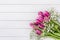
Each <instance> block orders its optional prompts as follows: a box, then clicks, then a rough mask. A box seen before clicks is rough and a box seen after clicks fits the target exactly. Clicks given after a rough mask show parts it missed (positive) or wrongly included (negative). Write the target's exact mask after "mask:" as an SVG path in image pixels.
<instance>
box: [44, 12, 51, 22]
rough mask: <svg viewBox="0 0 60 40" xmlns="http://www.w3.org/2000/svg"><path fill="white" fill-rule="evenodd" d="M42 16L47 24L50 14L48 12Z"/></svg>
mask: <svg viewBox="0 0 60 40" xmlns="http://www.w3.org/2000/svg"><path fill="white" fill-rule="evenodd" d="M43 15H44V21H45V22H48V21H49V19H50V13H49V12H48V11H45V12H44V14H43Z"/></svg>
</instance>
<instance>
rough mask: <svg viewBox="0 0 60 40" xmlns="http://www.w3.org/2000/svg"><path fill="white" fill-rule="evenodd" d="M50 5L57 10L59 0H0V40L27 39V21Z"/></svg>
mask: <svg viewBox="0 0 60 40" xmlns="http://www.w3.org/2000/svg"><path fill="white" fill-rule="evenodd" d="M51 7H54V8H55V9H56V10H58V12H59V11H60V0H0V40H29V34H30V31H31V27H30V26H29V23H30V22H31V21H33V20H34V19H35V18H36V16H37V12H38V11H40V10H46V9H49V8H51Z"/></svg>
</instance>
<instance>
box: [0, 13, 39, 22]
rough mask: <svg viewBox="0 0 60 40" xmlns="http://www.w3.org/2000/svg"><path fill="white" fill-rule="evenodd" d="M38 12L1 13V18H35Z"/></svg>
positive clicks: (17, 19)
mask: <svg viewBox="0 0 60 40" xmlns="http://www.w3.org/2000/svg"><path fill="white" fill-rule="evenodd" d="M37 14H38V13H0V20H7V21H8V20H13V21H14V20H15V21H19V20H21V21H23V20H34V19H35V18H36V16H37Z"/></svg>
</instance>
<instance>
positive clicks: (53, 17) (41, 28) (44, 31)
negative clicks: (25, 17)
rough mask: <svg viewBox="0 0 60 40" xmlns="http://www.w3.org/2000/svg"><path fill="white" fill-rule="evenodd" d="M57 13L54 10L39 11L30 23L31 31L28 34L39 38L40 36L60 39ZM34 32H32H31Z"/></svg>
mask: <svg viewBox="0 0 60 40" xmlns="http://www.w3.org/2000/svg"><path fill="white" fill-rule="evenodd" d="M58 18H59V15H58V13H56V12H55V11H53V10H51V11H43V12H42V11H39V12H38V16H37V18H36V20H35V22H32V23H30V26H31V27H32V28H33V31H32V33H31V35H30V37H31V38H35V37H32V36H34V35H35V36H36V37H37V39H35V40H40V38H42V37H51V38H53V39H55V40H60V23H59V21H58ZM33 33H34V34H33Z"/></svg>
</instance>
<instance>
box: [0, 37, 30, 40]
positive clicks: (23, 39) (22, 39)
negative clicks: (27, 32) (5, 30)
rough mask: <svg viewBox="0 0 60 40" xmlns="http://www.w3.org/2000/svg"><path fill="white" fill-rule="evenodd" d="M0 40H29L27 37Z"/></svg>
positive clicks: (0, 39)
mask: <svg viewBox="0 0 60 40" xmlns="http://www.w3.org/2000/svg"><path fill="white" fill-rule="evenodd" d="M0 40H30V39H29V37H0Z"/></svg>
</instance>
